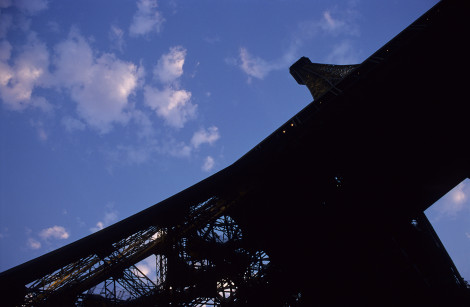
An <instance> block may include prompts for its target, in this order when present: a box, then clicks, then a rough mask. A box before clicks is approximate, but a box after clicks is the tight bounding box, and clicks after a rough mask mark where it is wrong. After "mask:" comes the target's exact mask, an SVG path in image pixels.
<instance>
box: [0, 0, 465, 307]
mask: <svg viewBox="0 0 470 307" xmlns="http://www.w3.org/2000/svg"><path fill="white" fill-rule="evenodd" d="M468 11H469V8H468V2H465V1H460V2H457V1H443V2H440V3H438V4H437V5H436V6H435V7H433V8H432V9H431V10H430V11H428V12H427V13H425V14H424V15H423V16H422V17H420V18H419V19H418V20H416V21H415V22H414V23H413V24H411V25H410V26H409V27H407V28H406V29H405V30H404V31H402V32H401V33H400V34H399V35H398V36H396V37H395V38H394V39H392V40H391V41H390V42H388V43H387V44H386V45H384V46H383V47H382V48H380V49H379V50H378V51H377V52H375V53H374V54H373V55H371V56H370V57H369V58H368V59H367V60H365V61H364V62H363V63H362V64H360V65H359V66H341V67H340V66H329V65H323V64H312V63H311V62H310V60H308V59H307V58H301V59H300V60H299V61H298V62H297V63H295V64H294V65H293V66H292V67H291V73H292V75H293V76H294V78H295V79H296V81H298V82H299V83H301V84H306V85H307V86H308V87H309V89H310V91H311V93H312V95H313V96H314V99H315V100H314V101H313V102H312V103H310V104H309V105H308V106H307V107H305V108H304V109H303V110H302V111H300V112H299V113H298V114H296V115H295V116H294V117H292V118H291V119H289V120H288V121H287V122H286V123H285V124H284V125H282V126H281V127H280V128H279V129H277V130H276V131H274V132H273V133H272V134H271V135H270V136H269V137H267V138H266V139H265V140H264V141H262V142H261V143H260V144H258V145H257V146H255V147H254V148H253V149H252V150H251V151H249V152H248V153H247V154H245V155H244V156H243V157H242V158H240V159H239V160H238V161H236V162H235V163H234V164H232V165H230V166H229V167H227V168H225V169H223V170H221V171H219V172H218V173H216V174H214V175H212V176H211V177H209V178H207V179H205V180H203V181H201V182H199V183H197V184H195V185H194V186H192V187H189V188H188V189H186V190H184V191H182V192H180V193H178V194H176V195H174V196H172V197H170V198H168V199H166V200H164V201H162V202H160V203H158V204H156V205H154V206H151V207H149V208H147V209H145V210H143V211H141V212H139V213H137V214H135V215H133V216H131V217H128V218H126V219H124V220H122V221H120V222H118V223H116V224H114V225H111V226H109V227H107V228H105V229H103V230H101V231H98V232H96V233H94V234H92V235H90V236H88V237H85V238H83V239H80V240H78V241H76V242H73V243H71V244H69V245H67V246H64V247H62V248H60V249H58V250H55V251H52V252H50V253H48V254H45V255H43V256H40V257H38V258H36V259H33V260H31V261H29V262H26V263H24V264H22V265H19V266H17V267H14V268H11V269H9V270H7V271H5V272H2V273H0V297H1V299H2V304H3V305H5V306H169V305H171V306H210V305H217V306H351V305H354V306H468V305H469V302H470V293H469V289H468V288H467V284H466V282H465V281H464V280H463V279H462V277H461V276H460V275H459V272H458V270H457V269H456V267H455V266H454V264H453V262H452V260H451V259H450V257H449V255H448V254H447V252H446V250H445V248H444V246H443V245H442V243H441V242H440V240H439V238H438V236H437V235H436V233H435V232H434V230H433V229H432V226H431V225H430V223H429V221H428V220H427V219H426V216H425V215H424V213H423V212H424V210H426V209H427V208H428V207H429V206H430V205H432V204H433V203H434V202H435V201H437V200H438V199H439V198H440V197H442V196H443V195H444V194H445V193H446V192H448V191H449V190H450V189H452V188H453V187H455V186H456V185H457V184H458V183H460V182H461V181H462V180H464V179H465V178H468V177H470V159H469V158H468V148H466V146H467V144H466V142H463V141H462V140H466V139H468V118H469V116H468V114H470V105H469V103H468V100H465V99H462V97H461V92H462V91H463V89H465V88H466V87H467V84H466V80H467V79H468V78H467V76H466V72H467V71H468V70H467V69H466V68H465V67H464V64H462V63H461V62H459V59H462V58H466V56H467V54H466V50H467V48H466V45H465V43H466V42H465V40H463V39H462V37H465V36H464V35H463V34H462V33H464V34H466V33H468V25H467V22H466V20H467V16H466V15H465V14H466V12H468ZM442 58H444V59H446V61H441V60H438V61H436V59H442ZM430 63H432V65H430ZM450 76H452V78H450ZM149 268H151V269H149Z"/></svg>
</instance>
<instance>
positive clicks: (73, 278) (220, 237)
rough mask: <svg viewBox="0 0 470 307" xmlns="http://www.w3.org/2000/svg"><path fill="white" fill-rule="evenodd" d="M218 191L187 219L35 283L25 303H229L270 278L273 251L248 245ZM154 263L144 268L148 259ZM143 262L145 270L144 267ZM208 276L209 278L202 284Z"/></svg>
mask: <svg viewBox="0 0 470 307" xmlns="http://www.w3.org/2000/svg"><path fill="white" fill-rule="evenodd" d="M230 205H231V203H227V202H225V201H223V200H221V199H218V198H216V197H211V198H209V199H207V200H206V201H204V202H201V203H199V204H197V205H195V206H192V207H190V210H189V214H188V215H187V216H186V217H185V219H184V222H183V223H181V224H178V225H175V226H171V227H159V226H150V227H147V228H145V229H142V230H140V231H138V232H136V233H134V234H132V235H131V236H128V237H125V238H123V239H121V240H119V241H118V242H115V243H113V244H112V245H111V246H109V248H108V249H106V250H108V252H107V253H104V252H101V253H97V254H92V255H89V256H87V257H84V258H82V259H80V260H78V261H76V262H73V263H70V264H68V265H67V266H64V267H62V268H60V269H59V270H57V271H55V272H53V273H51V274H48V275H46V276H44V277H42V278H40V279H38V280H35V281H34V282H32V283H30V284H29V285H28V293H27V294H26V296H25V302H24V306H37V305H41V304H47V303H50V302H60V303H62V304H76V305H81V306H87V305H88V304H90V303H91V302H100V301H101V302H107V303H112V304H115V305H126V304H135V305H147V304H148V305H154V304H157V305H158V304H168V303H170V302H172V303H174V304H180V305H187V304H190V305H194V306H203V305H227V304H233V303H234V302H235V301H236V300H237V299H240V297H239V295H238V293H237V290H238V287H239V285H242V284H246V283H247V282H250V281H254V280H259V279H262V278H263V276H264V272H265V271H266V270H267V268H268V266H269V257H268V255H267V254H266V253H265V252H263V251H261V250H252V249H250V248H247V247H246V246H245V244H244V241H243V232H242V229H241V228H240V227H239V226H238V225H237V223H236V222H235V220H234V219H233V218H231V217H230V215H228V214H227V211H228V209H229V208H230ZM149 259H151V261H152V262H153V264H152V265H147V266H145V265H144V266H142V263H143V261H146V263H148V262H149V261H148V260H149ZM139 267H140V268H139ZM202 281H204V282H202Z"/></svg>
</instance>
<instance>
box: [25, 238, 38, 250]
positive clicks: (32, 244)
mask: <svg viewBox="0 0 470 307" xmlns="http://www.w3.org/2000/svg"><path fill="white" fill-rule="evenodd" d="M27 244H28V247H29V248H31V249H40V248H41V242H39V241H37V240H35V239H33V238H28V241H27Z"/></svg>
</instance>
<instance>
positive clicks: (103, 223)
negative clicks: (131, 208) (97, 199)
mask: <svg viewBox="0 0 470 307" xmlns="http://www.w3.org/2000/svg"><path fill="white" fill-rule="evenodd" d="M117 220H118V212H117V210H115V209H114V204H113V203H108V204H107V205H106V210H105V213H104V216H103V219H102V220H100V221H98V222H97V223H96V225H95V226H94V227H92V228H90V231H91V232H97V231H98V230H101V229H103V228H105V227H107V226H109V225H111V224H112V223H114V222H116V221H117Z"/></svg>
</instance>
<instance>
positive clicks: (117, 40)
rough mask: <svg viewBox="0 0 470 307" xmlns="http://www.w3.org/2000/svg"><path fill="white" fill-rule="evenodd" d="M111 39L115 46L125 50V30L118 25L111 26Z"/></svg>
mask: <svg viewBox="0 0 470 307" xmlns="http://www.w3.org/2000/svg"><path fill="white" fill-rule="evenodd" d="M109 39H110V40H111V42H112V43H113V47H114V48H116V49H117V50H119V51H120V52H122V51H123V50H124V44H125V42H124V31H123V30H122V29H121V28H119V27H118V26H114V25H112V26H111V29H110V30H109Z"/></svg>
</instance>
